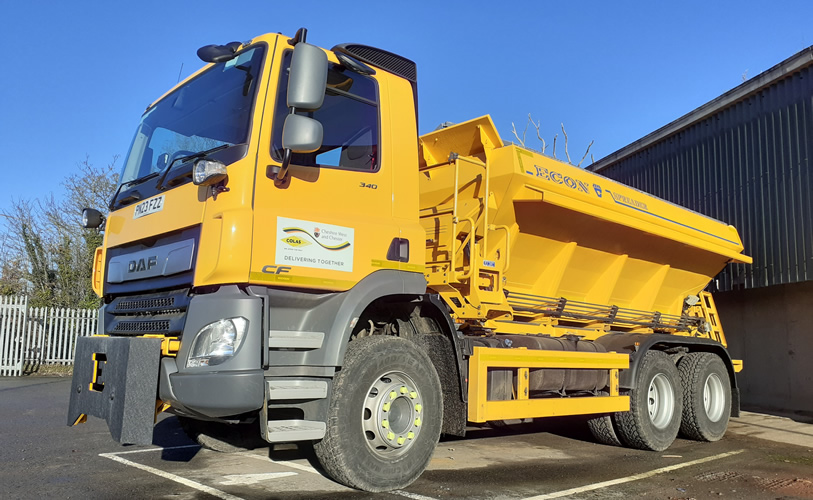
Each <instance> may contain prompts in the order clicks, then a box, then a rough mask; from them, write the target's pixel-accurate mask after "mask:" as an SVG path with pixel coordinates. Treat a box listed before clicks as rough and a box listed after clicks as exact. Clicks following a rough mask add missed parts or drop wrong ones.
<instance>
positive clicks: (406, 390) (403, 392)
mask: <svg viewBox="0 0 813 500" xmlns="http://www.w3.org/2000/svg"><path fill="white" fill-rule="evenodd" d="M408 392H409V389H407V388H406V387H404V386H401V394H406V393H408Z"/></svg>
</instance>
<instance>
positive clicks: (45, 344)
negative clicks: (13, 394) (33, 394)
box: [0, 296, 97, 376]
mask: <svg viewBox="0 0 813 500" xmlns="http://www.w3.org/2000/svg"><path fill="white" fill-rule="evenodd" d="M96 317H97V311H96V310H95V309H65V308H57V307H28V298H27V297H2V296H0V376H20V375H22V374H23V372H24V371H34V370H36V369H37V368H39V366H41V365H44V364H45V365H48V364H61V365H69V364H72V363H73V352H74V348H75V346H76V338H77V337H86V336H89V335H93V334H94V333H95V330H96Z"/></svg>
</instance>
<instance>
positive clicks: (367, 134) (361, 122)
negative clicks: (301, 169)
mask: <svg viewBox="0 0 813 500" xmlns="http://www.w3.org/2000/svg"><path fill="white" fill-rule="evenodd" d="M291 54H292V52H291V51H288V52H287V53H286V54H285V56H284V59H283V66H282V76H281V77H280V84H279V89H280V93H279V96H278V97H277V107H276V110H275V111H274V141H273V144H272V153H273V155H274V157H275V158H276V159H277V160H282V153H283V150H282V126H283V124H284V123H285V117H286V116H288V107H287V106H286V99H285V93H286V91H287V88H288V71H289V68H290V64H291ZM297 114H302V115H304V116H309V117H311V118H314V119H316V120H319V122H320V123H321V124H322V127H323V129H324V139H323V142H322V147H321V148H320V149H319V150H318V151H316V152H314V153H309V154H294V155H292V156H291V163H292V164H295V165H306V166H324V167H334V168H341V169H349V170H360V171H366V172H375V171H377V170H378V91H377V86H376V82H375V80H373V79H372V78H370V77H367V76H364V75H360V74H358V73H353V72H352V71H347V70H345V69H344V68H343V67H341V66H339V65H336V64H332V63H331V64H330V66H329V68H328V76H327V87H326V89H325V102H324V104H323V105H322V107H321V108H319V109H318V110H316V111H311V112H301V113H300V112H297Z"/></svg>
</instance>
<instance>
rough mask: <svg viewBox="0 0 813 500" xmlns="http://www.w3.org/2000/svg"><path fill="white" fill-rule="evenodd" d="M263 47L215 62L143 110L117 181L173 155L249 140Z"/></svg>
mask: <svg viewBox="0 0 813 500" xmlns="http://www.w3.org/2000/svg"><path fill="white" fill-rule="evenodd" d="M263 52H264V49H263V47H262V46H258V47H254V48H252V49H249V50H247V51H245V52H243V53H241V54H240V55H238V56H237V57H235V58H234V59H232V60H230V61H227V62H223V63H218V64H215V65H214V66H213V67H212V68H210V69H208V70H207V71H205V72H204V73H202V74H200V75H199V76H197V77H196V78H194V79H193V80H191V81H190V82H188V83H187V84H186V85H184V86H182V87H180V88H178V89H176V90H175V91H173V92H172V93H171V94H169V95H167V96H166V97H164V98H163V99H161V101H159V102H158V103H157V104H156V105H155V106H153V107H151V108H150V109H149V110H147V112H146V113H144V116H143V117H142V118H141V123H139V125H138V129H137V130H136V134H135V137H134V138H133V143H132V145H131V146H130V152H129V153H128V155H127V160H126V161H125V163H124V170H123V171H122V175H121V179H120V180H121V182H122V183H125V182H130V181H133V180H135V179H139V178H141V177H144V176H145V175H149V174H150V173H153V172H160V171H162V170H164V169H165V168H166V167H167V166H168V165H170V164H171V163H172V161H173V160H174V159H177V158H181V157H185V156H189V155H191V154H194V153H197V152H200V151H205V150H208V149H211V148H214V147H217V146H223V145H234V144H241V143H245V142H247V141H248V133H249V126H250V122H251V110H252V107H253V104H254V96H255V94H256V92H255V90H256V87H257V85H258V84H259V80H260V72H261V70H262V59H263Z"/></svg>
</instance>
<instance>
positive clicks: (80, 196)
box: [0, 157, 118, 307]
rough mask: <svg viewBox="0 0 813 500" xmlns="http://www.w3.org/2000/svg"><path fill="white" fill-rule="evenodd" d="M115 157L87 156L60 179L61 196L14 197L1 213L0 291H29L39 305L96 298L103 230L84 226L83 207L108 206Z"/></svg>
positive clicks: (71, 304)
mask: <svg viewBox="0 0 813 500" xmlns="http://www.w3.org/2000/svg"><path fill="white" fill-rule="evenodd" d="M116 160H117V158H115V157H114V158H113V160H112V161H111V162H110V163H109V164H108V165H106V166H104V167H96V166H95V165H93V164H92V163H90V161H89V159H88V158H85V160H84V161H83V162H81V163H79V164H78V168H77V170H78V171H77V172H74V173H71V174H69V175H68V176H67V177H66V178H65V179H64V181H63V182H62V186H63V187H64V188H65V193H64V195H63V196H62V198H61V199H60V198H56V197H55V196H54V195H53V194H51V195H49V196H47V197H45V198H44V199H35V200H25V199H23V200H12V204H11V209H10V213H0V215H2V216H3V217H4V221H5V224H6V227H7V229H8V230H7V231H6V235H5V237H4V239H3V242H2V252H0V293H2V294H11V293H29V294H30V295H31V303H32V305H35V306H42V305H48V306H60V307H92V306H94V305H95V304H96V303H97V300H98V299H97V298H96V296H95V294H94V293H93V291H92V290H91V288H90V275H91V272H92V266H93V255H94V252H95V248H96V247H97V246H99V245H101V243H102V234H101V233H100V232H99V230H98V229H84V228H82V227H80V218H81V209H82V208H84V207H94V208H97V209H101V210H105V209H106V206H107V201H108V199H109V197H110V196H111V195H112V194H113V190H114V189H115V186H116V184H117V180H118V176H117V174H116V173H115V171H114V170H115V163H116ZM15 269H18V270H21V271H20V272H15V271H14V270H15Z"/></svg>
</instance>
